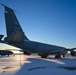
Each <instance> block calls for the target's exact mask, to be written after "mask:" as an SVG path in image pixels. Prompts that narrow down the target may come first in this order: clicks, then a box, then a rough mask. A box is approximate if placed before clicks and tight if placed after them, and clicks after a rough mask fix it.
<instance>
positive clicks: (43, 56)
mask: <svg viewBox="0 0 76 75" xmlns="http://www.w3.org/2000/svg"><path fill="white" fill-rule="evenodd" d="M38 55H39V56H41V58H47V55H44V54H38Z"/></svg>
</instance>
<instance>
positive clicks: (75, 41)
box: [0, 0, 76, 48]
mask: <svg viewBox="0 0 76 75" xmlns="http://www.w3.org/2000/svg"><path fill="white" fill-rule="evenodd" d="M0 3H1V4H4V5H6V6H8V7H10V8H12V9H14V10H16V11H17V12H15V14H16V16H17V18H18V20H19V23H20V25H21V27H22V29H23V31H24V32H25V35H26V36H27V37H28V38H29V39H30V40H32V41H38V42H42V43H47V44H52V45H58V46H62V47H66V48H73V47H76V0H0ZM0 34H3V35H4V37H6V36H7V35H6V26H5V17H4V8H3V6H1V5H0ZM6 47H7V46H5V45H3V44H0V48H6Z"/></svg>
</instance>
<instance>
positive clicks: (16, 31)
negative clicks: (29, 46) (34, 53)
mask: <svg viewBox="0 0 76 75" xmlns="http://www.w3.org/2000/svg"><path fill="white" fill-rule="evenodd" d="M1 5H3V4H1ZM3 6H4V8H5V21H6V31H7V37H6V41H8V42H9V41H10V42H22V41H24V40H28V38H27V37H26V36H25V35H24V32H23V30H22V28H21V26H20V24H19V22H18V20H17V18H16V15H15V13H14V10H12V9H11V8H9V7H7V6H5V5H3Z"/></svg>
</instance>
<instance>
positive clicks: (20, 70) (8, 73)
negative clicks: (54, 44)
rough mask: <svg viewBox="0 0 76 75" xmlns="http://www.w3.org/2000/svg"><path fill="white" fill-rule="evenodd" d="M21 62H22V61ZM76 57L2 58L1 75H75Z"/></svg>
mask: <svg viewBox="0 0 76 75" xmlns="http://www.w3.org/2000/svg"><path fill="white" fill-rule="evenodd" d="M20 60H21V61H20ZM75 73H76V57H71V56H68V57H66V58H61V59H55V58H54V56H50V57H49V58H47V59H43V58H40V57H39V56H37V55H31V56H26V55H25V56H24V55H21V56H20V55H16V56H10V57H5V56H0V75H75Z"/></svg>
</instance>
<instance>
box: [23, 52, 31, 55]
mask: <svg viewBox="0 0 76 75" xmlns="http://www.w3.org/2000/svg"><path fill="white" fill-rule="evenodd" d="M23 54H25V55H31V52H27V51H24V52H23Z"/></svg>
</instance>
